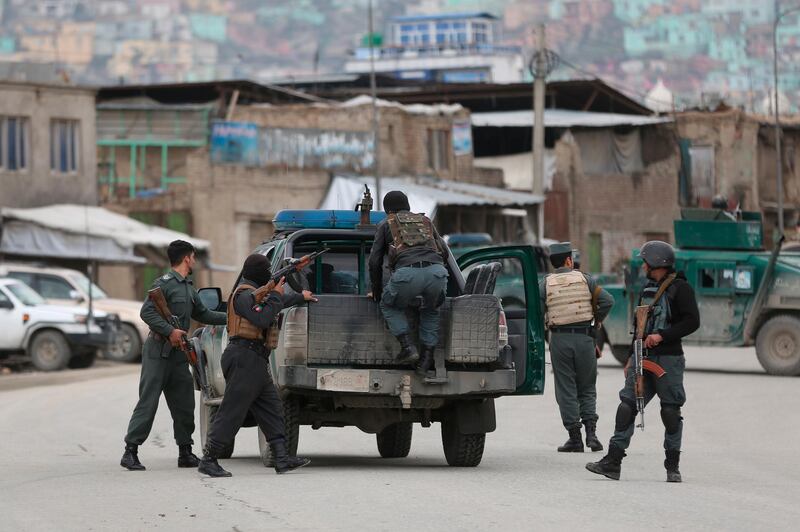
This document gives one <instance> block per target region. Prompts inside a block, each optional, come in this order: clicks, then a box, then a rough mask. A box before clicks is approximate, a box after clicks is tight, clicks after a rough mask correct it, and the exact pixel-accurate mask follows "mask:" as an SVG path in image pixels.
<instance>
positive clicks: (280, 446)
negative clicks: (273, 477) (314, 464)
mask: <svg viewBox="0 0 800 532" xmlns="http://www.w3.org/2000/svg"><path fill="white" fill-rule="evenodd" d="M269 448H270V451H272V457H273V458H274V460H275V472H276V473H278V474H279V475H280V474H283V473H288V472H289V471H292V470H294V469H297V468H298V467H303V466H307V465H308V464H310V463H311V460H309V459H308V458H300V457H298V456H289V450H288V449H287V448H286V441H285V440H275V441H271V442H269Z"/></svg>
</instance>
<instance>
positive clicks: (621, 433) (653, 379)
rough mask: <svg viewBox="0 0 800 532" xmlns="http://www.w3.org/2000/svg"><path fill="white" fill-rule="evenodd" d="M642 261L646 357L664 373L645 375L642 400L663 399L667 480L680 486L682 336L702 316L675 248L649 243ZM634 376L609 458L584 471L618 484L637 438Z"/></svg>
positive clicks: (622, 399)
mask: <svg viewBox="0 0 800 532" xmlns="http://www.w3.org/2000/svg"><path fill="white" fill-rule="evenodd" d="M639 257H640V258H641V259H642V261H643V264H642V269H643V271H644V273H645V274H646V275H647V279H648V282H647V283H646V284H645V286H644V288H642V291H641V293H640V294H639V305H647V306H649V307H650V312H649V315H648V320H647V323H646V326H645V337H644V356H645V357H646V358H647V359H648V360H650V361H652V362H654V363H655V364H658V365H659V366H661V368H663V369H664V371H665V373H664V374H663V376H661V377H657V376H656V375H654V374H652V373H645V382H644V383H645V389H644V399H645V403H647V402H649V401H650V400H651V399H653V397H655V396H656V395H657V396H658V398H659V400H660V401H661V420H662V421H663V423H664V429H665V432H664V452H665V455H666V459H665V460H664V467H665V469H666V470H667V482H681V474H680V471H679V469H678V462H679V459H680V452H681V436H682V433H683V417H681V407H682V406H683V404H684V403H685V402H686V392H685V391H684V388H683V372H684V368H685V360H684V357H683V347H682V345H681V338H683V337H684V336H688V335H689V334H691V333H693V332H694V331H696V330H697V329H698V327H700V315H699V312H698V310H697V300H696V299H695V295H694V290H693V289H692V287H691V285H690V284H689V283H688V282H687V281H686V277H685V276H684V274H683V272H676V271H675V250H674V249H672V246H671V245H669V244H667V243H666V242H661V241H659V240H651V241H649V242H647V243H645V244H644V245H643V246H642V248H641V250H640V252H639ZM634 378H635V376H634V372H633V371H628V372H627V374H626V379H625V386H624V387H623V388H622V390H620V392H619V398H620V404H619V407H618V408H617V416H616V426H615V429H614V430H615V432H614V435H613V436H612V437H611V441H610V442H609V444H608V454H607V455H606V456H604V457H603V458H602V459H601V460H600V461H599V462H593V463H589V464H586V469H588V470H589V471H591V472H592V473H597V474H599V475H605V476H606V477H608V478H611V479H614V480H619V476H620V468H621V463H622V458H623V457H625V449H627V448H628V446H629V445H630V442H631V437H632V436H633V430H634V420H635V417H636V413H637V412H636V396H635V393H634Z"/></svg>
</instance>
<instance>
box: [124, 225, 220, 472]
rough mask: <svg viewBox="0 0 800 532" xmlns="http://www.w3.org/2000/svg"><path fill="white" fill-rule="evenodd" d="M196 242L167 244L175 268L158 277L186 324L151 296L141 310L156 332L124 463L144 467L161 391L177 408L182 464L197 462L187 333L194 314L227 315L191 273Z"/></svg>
mask: <svg viewBox="0 0 800 532" xmlns="http://www.w3.org/2000/svg"><path fill="white" fill-rule="evenodd" d="M194 252H195V250H194V247H193V246H192V245H191V244H190V243H188V242H185V241H183V240H175V241H174V242H172V243H171V244H170V245H169V247H168V248H167V256H168V257H169V261H170V264H171V265H172V269H171V270H170V271H169V273H167V274H165V275H162V276H161V277H159V278H158V279H156V280H155V281H154V282H153V288H156V287H160V288H161V290H162V292H163V293H164V298H165V299H166V301H167V305H168V306H169V309H170V312H172V313H173V314H175V315H176V316H177V317H178V320H179V321H180V323H181V326H182V328H181V329H175V328H173V327H172V326H171V325H170V324H169V323H168V322H167V321H166V320H165V319H164V318H162V317H161V315H160V314H159V313H158V311H157V310H156V308H155V305H154V304H153V302H152V301H150V300H149V299H147V300H146V301H145V302H144V305H142V310H141V312H140V316H141V317H142V320H144V322H145V323H146V324H147V325H149V326H150V334H149V335H148V336H147V340H146V341H145V343H144V347H143V349H142V373H141V376H140V378H139V402H138V403H137V404H136V408H134V410H133V415H132V416H131V420H130V423H129V424H128V433H127V435H126V436H125V453H124V454H123V455H122V460H121V461H120V465H121V466H122V467H125V468H127V469H130V470H132V471H143V470H144V469H145V467H144V465H142V463H141V462H139V455H138V448H139V445H141V444H142V443H144V441H145V440H146V439H147V436H148V435H149V434H150V429H151V428H152V427H153V421H154V420H155V416H156V409H157V408H158V401H159V398H160V397H161V393H162V392H163V393H164V397H165V398H166V399H167V406H168V407H169V410H170V413H171V414H172V420H173V430H174V433H175V442H176V443H177V444H178V450H179V451H178V467H197V464H198V463H199V461H198V458H197V456H195V455H194V453H192V443H193V441H192V434H193V433H194V380H193V379H192V375H191V373H190V372H189V364H188V362H187V360H186V355H185V354H184V353H183V351H181V349H180V346H181V337H182V336H183V335H185V334H186V331H188V330H189V321H190V318H193V319H195V320H196V321H199V322H201V323H207V324H210V325H224V324H225V323H226V320H227V316H226V315H225V313H224V312H215V311H212V310H209V309H207V308H206V306H205V305H204V304H203V302H202V301H201V300H200V297H199V296H198V294H197V290H195V288H194V286H192V281H191V279H189V276H190V275H191V274H192V267H193V266H194V264H195V256H194Z"/></svg>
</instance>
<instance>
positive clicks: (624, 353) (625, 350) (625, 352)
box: [611, 345, 631, 366]
mask: <svg viewBox="0 0 800 532" xmlns="http://www.w3.org/2000/svg"><path fill="white" fill-rule="evenodd" d="M611 354H612V355H614V358H616V359H617V361H618V362H619V363H620V364H622V365H623V366H624V365H625V364H627V363H628V358H630V356H631V346H629V345H612V346H611Z"/></svg>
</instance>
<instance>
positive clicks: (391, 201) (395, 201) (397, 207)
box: [383, 190, 411, 214]
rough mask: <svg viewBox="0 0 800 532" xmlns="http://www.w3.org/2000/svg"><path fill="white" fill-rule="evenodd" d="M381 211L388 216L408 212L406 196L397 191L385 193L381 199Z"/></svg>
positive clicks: (409, 208)
mask: <svg viewBox="0 0 800 532" xmlns="http://www.w3.org/2000/svg"><path fill="white" fill-rule="evenodd" d="M383 210H384V211H386V212H387V213H388V214H391V213H393V212H399V211H410V210H411V207H410V206H409V205H408V196H406V195H405V194H403V193H402V192H400V191H399V190H392V191H391V192H387V193H386V195H385V196H384V197H383Z"/></svg>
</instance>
